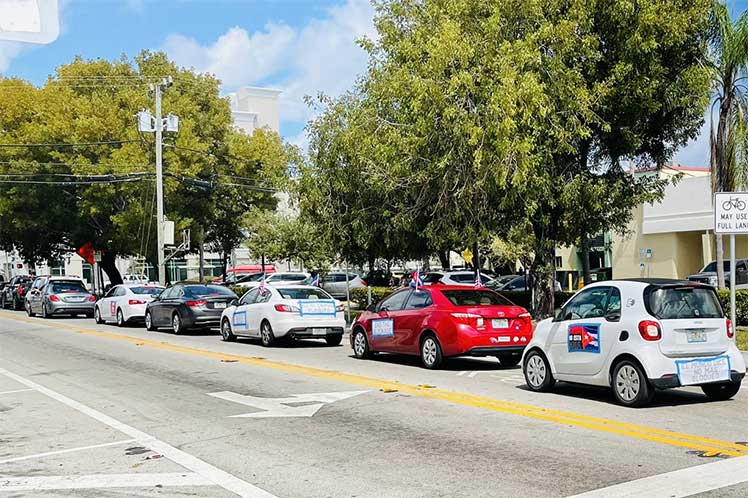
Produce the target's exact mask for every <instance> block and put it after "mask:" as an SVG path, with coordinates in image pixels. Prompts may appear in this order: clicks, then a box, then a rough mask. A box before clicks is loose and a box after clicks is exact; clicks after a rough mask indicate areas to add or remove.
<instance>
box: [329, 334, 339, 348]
mask: <svg viewBox="0 0 748 498" xmlns="http://www.w3.org/2000/svg"><path fill="white" fill-rule="evenodd" d="M325 342H327V345H328V346H340V343H341V342H343V334H335V335H331V336H328V337H325Z"/></svg>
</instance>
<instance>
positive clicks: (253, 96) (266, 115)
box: [227, 86, 281, 135]
mask: <svg viewBox="0 0 748 498" xmlns="http://www.w3.org/2000/svg"><path fill="white" fill-rule="evenodd" d="M280 94H281V92H280V90H271V89H269V88H257V87H251V86H248V87H244V88H240V89H239V90H237V91H236V92H233V93H230V94H228V95H227V97H228V99H229V103H230V105H231V117H232V118H233V120H234V125H235V126H236V127H238V128H240V129H241V130H243V131H244V132H245V133H246V134H247V135H252V134H253V133H254V131H255V130H256V129H258V128H265V127H267V128H270V129H271V130H273V131H275V132H279V131H280V111H279V107H278V97H279V96H280Z"/></svg>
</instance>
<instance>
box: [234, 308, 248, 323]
mask: <svg viewBox="0 0 748 498" xmlns="http://www.w3.org/2000/svg"><path fill="white" fill-rule="evenodd" d="M246 326H247V312H246V311H235V312H234V327H246Z"/></svg>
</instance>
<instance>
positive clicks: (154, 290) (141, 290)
mask: <svg viewBox="0 0 748 498" xmlns="http://www.w3.org/2000/svg"><path fill="white" fill-rule="evenodd" d="M130 290H131V291H132V292H133V293H134V294H145V295H149V296H155V295H156V294H161V291H162V290H164V289H162V288H161V287H130Z"/></svg>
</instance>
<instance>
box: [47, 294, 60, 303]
mask: <svg viewBox="0 0 748 498" xmlns="http://www.w3.org/2000/svg"><path fill="white" fill-rule="evenodd" d="M49 300H50V301H54V302H55V303H57V302H59V301H60V298H59V297H57V296H55V295H54V294H52V295H51V296H49Z"/></svg>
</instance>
